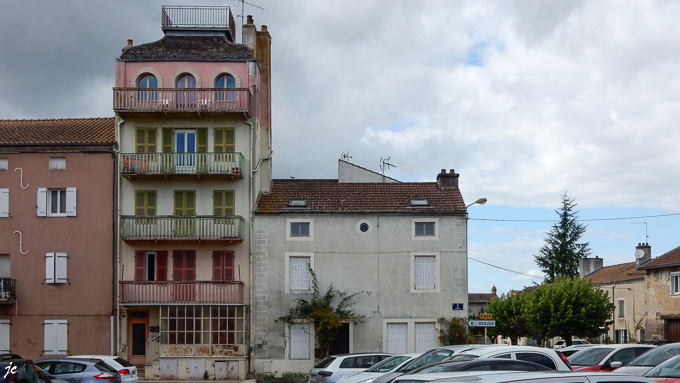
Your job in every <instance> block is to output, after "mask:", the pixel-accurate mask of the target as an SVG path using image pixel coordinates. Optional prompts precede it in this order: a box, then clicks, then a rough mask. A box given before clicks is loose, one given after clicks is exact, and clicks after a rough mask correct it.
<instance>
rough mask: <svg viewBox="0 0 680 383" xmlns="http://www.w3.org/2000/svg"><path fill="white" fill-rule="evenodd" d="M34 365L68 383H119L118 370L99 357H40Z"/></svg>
mask: <svg viewBox="0 0 680 383" xmlns="http://www.w3.org/2000/svg"><path fill="white" fill-rule="evenodd" d="M35 365H36V366H38V367H40V368H42V369H43V370H44V371H45V372H47V373H48V374H50V375H52V376H55V377H57V378H59V379H62V380H65V381H67V382H69V383H121V378H120V374H119V373H118V371H116V369H115V368H113V367H111V366H109V365H108V364H106V363H104V362H103V361H101V360H99V359H76V358H73V359H67V358H63V359H62V358H55V359H42V360H39V361H37V362H35Z"/></svg>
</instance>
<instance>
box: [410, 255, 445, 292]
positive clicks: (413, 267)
mask: <svg viewBox="0 0 680 383" xmlns="http://www.w3.org/2000/svg"><path fill="white" fill-rule="evenodd" d="M418 257H434V288H431V289H427V288H419V289H418V288H416V258H418ZM439 260H440V253H439V252H428V253H420V252H413V253H411V283H410V285H409V291H410V292H411V293H417V294H420V293H438V292H439V281H440V280H441V278H440V277H439V274H440V271H439Z"/></svg>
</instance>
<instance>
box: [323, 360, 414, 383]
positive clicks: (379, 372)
mask: <svg viewBox="0 0 680 383" xmlns="http://www.w3.org/2000/svg"><path fill="white" fill-rule="evenodd" d="M420 355H422V353H415V354H403V355H395V356H393V357H391V358H389V359H383V360H382V361H380V362H378V363H376V364H374V365H373V367H371V368H369V369H368V370H366V371H364V372H360V373H358V374H354V375H351V376H346V377H344V378H342V379H340V380H338V381H337V382H336V383H371V382H373V380H375V378H379V377H381V376H383V375H385V374H387V373H388V372H390V371H394V370H396V369H397V368H399V367H401V366H403V365H404V364H406V363H408V362H410V361H411V360H413V359H414V358H417V357H419V356H420Z"/></svg>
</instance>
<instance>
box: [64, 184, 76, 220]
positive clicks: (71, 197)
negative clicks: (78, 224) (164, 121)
mask: <svg viewBox="0 0 680 383" xmlns="http://www.w3.org/2000/svg"><path fill="white" fill-rule="evenodd" d="M66 215H67V216H69V217H75V216H76V188H66Z"/></svg>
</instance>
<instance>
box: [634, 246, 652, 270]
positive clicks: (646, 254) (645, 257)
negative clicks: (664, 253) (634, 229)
mask: <svg viewBox="0 0 680 383" xmlns="http://www.w3.org/2000/svg"><path fill="white" fill-rule="evenodd" d="M650 259H652V247H651V246H649V243H638V245H637V246H635V267H638V266H640V265H641V264H643V263H645V262H647V261H649V260H650Z"/></svg>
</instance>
